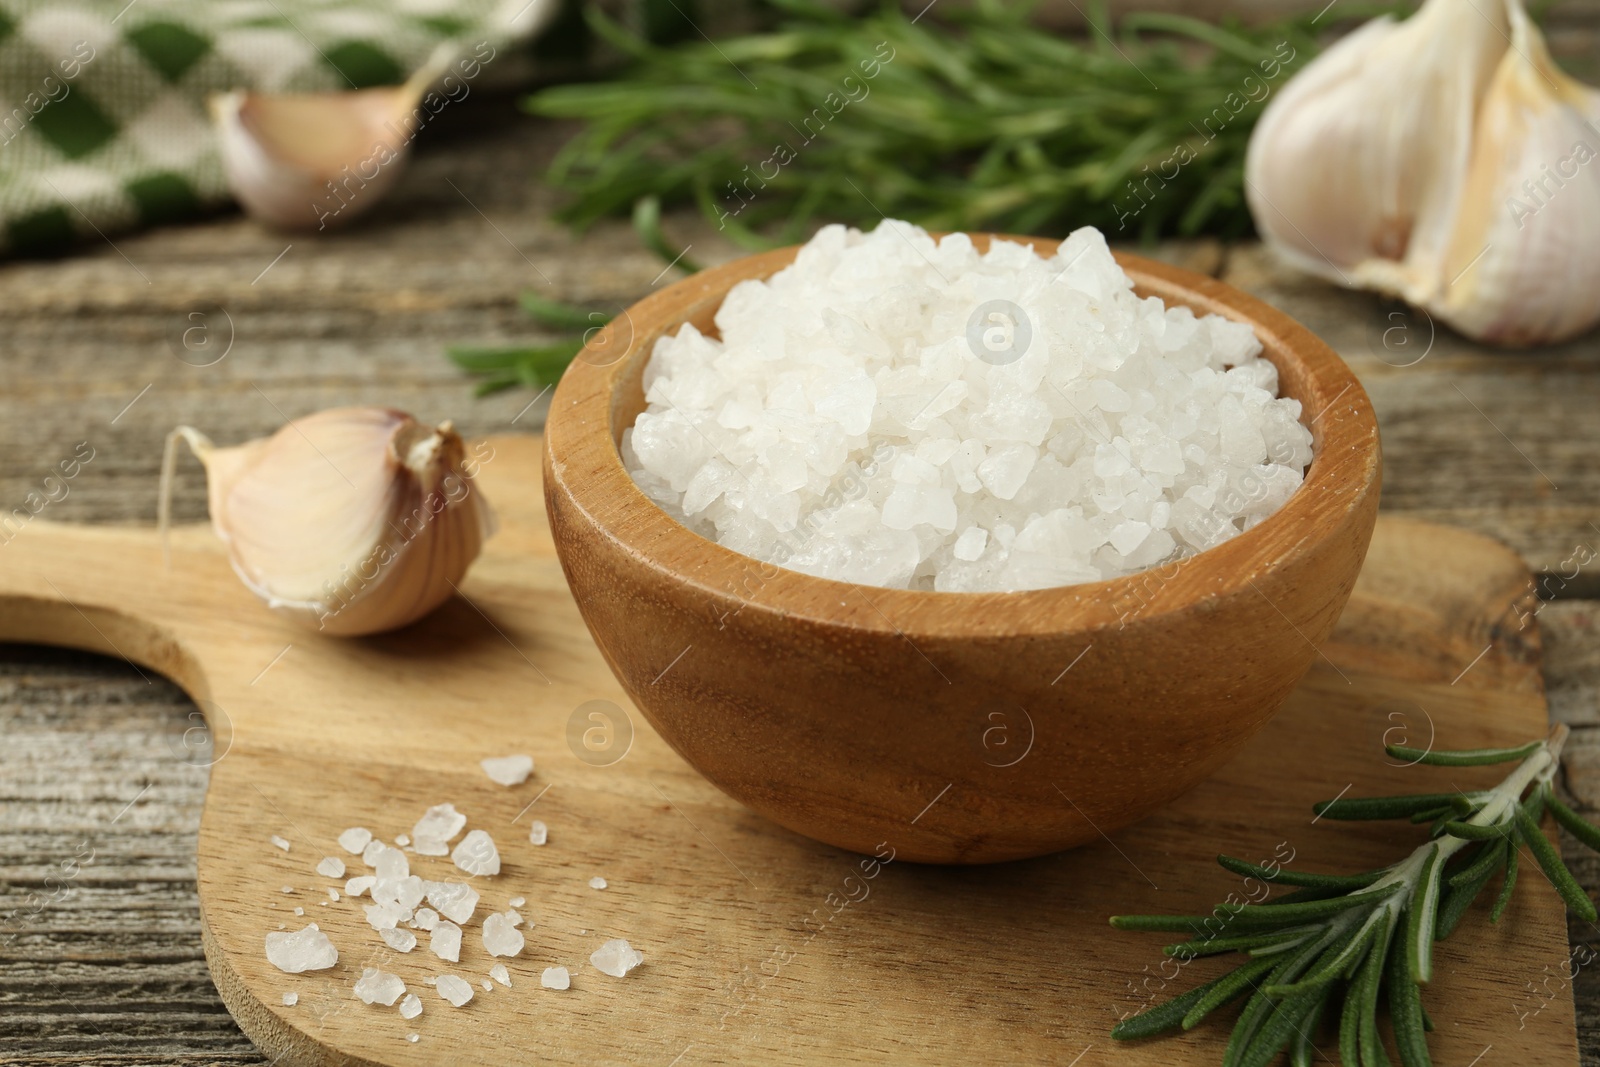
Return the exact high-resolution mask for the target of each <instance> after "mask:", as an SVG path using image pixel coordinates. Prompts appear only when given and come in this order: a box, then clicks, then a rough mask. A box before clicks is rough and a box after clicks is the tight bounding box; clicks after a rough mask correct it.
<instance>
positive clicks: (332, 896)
mask: <svg viewBox="0 0 1600 1067" xmlns="http://www.w3.org/2000/svg"><path fill="white" fill-rule="evenodd" d="M327 890H328V900H331V901H333V902H334V903H335V904H337V903H338V902H339V891H338V890H337V889H335V888H333V886H331V885H330V886H328V887H327ZM323 903H327V901H324V902H323Z"/></svg>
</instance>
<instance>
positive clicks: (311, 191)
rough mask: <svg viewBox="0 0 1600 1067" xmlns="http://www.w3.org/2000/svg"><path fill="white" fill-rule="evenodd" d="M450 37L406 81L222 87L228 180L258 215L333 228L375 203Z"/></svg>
mask: <svg viewBox="0 0 1600 1067" xmlns="http://www.w3.org/2000/svg"><path fill="white" fill-rule="evenodd" d="M452 55H453V46H442V47H441V49H440V50H439V51H437V52H435V54H434V56H433V58H432V59H430V60H429V61H428V63H426V64H425V65H424V66H423V67H422V68H421V69H420V70H418V71H417V73H416V74H414V75H412V77H411V78H409V79H408V80H407V81H406V82H405V84H403V85H397V86H385V87H382V88H377V89H358V90H353V91H350V92H335V93H257V92H248V91H244V90H235V91H233V92H227V93H218V94H216V95H214V96H212V97H211V98H210V100H209V104H210V108H211V115H212V119H213V120H214V122H215V124H216V127H217V134H218V147H219V151H220V153H221V156H222V167H223V173H224V174H225V176H226V177H227V181H228V188H229V190H230V191H231V192H232V193H233V195H234V198H235V199H237V200H238V201H239V203H240V205H241V206H242V207H243V208H244V209H245V211H246V212H247V213H249V214H250V215H251V216H252V217H254V218H256V219H259V220H260V221H262V222H265V223H268V224H269V225H273V226H279V227H283V228H286V229H319V230H320V229H325V228H326V227H328V226H331V225H338V224H342V223H345V222H348V221H350V220H351V219H352V218H354V217H356V216H357V215H359V214H361V213H362V212H364V211H366V210H368V209H369V208H371V207H372V206H373V205H374V204H376V203H377V202H378V201H379V200H381V199H383V196H384V195H385V194H386V193H387V192H388V191H389V189H390V187H392V186H393V185H394V183H395V180H396V179H397V178H398V177H399V175H400V170H401V168H402V165H403V164H404V162H405V158H406V155H407V151H408V149H409V147H410V143H411V140H412V138H413V137H414V136H415V134H416V131H417V129H418V127H419V126H420V125H421V117H420V115H419V113H418V111H417V104H418V102H419V101H420V100H421V99H422V97H423V94H424V93H425V92H426V91H427V89H428V86H429V85H431V84H432V83H433V81H434V80H435V79H436V78H437V77H438V76H439V75H440V74H441V73H442V72H443V71H444V70H445V69H446V68H447V66H448V63H449V60H450V58H451V56H452Z"/></svg>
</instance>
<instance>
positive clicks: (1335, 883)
mask: <svg viewBox="0 0 1600 1067" xmlns="http://www.w3.org/2000/svg"><path fill="white" fill-rule="evenodd" d="M1567 732H1568V731H1567V728H1566V727H1565V726H1558V727H1557V728H1556V729H1555V730H1554V731H1553V732H1552V734H1551V736H1550V737H1549V738H1548V739H1546V740H1543V741H1533V742H1530V743H1529V744H1526V745H1522V746H1519V747H1516V748H1506V749H1478V750H1471V751H1462V752H1435V751H1422V750H1418V749H1412V748H1407V747H1404V746H1399V745H1393V746H1388V749H1387V750H1388V752H1389V754H1390V755H1391V756H1392V757H1394V758H1395V759H1397V760H1401V761H1404V762H1405V763H1407V764H1431V765H1435V766H1445V767H1468V766H1480V765H1488V764H1495V763H1511V762H1515V763H1516V764H1517V766H1516V768H1515V769H1514V770H1512V771H1511V773H1510V774H1509V775H1507V777H1506V778H1505V779H1504V780H1503V781H1502V782H1501V783H1500V784H1499V785H1497V786H1495V787H1493V788H1491V789H1479V790H1472V791H1466V792H1462V791H1454V792H1449V793H1427V794H1418V795H1414V796H1395V797H1366V798H1354V799H1348V798H1336V799H1335V800H1332V801H1326V802H1324V803H1321V804H1318V805H1316V806H1315V808H1314V810H1315V811H1316V813H1317V814H1318V815H1320V816H1322V817H1324V818H1328V819H1399V818H1404V819H1409V820H1410V821H1411V822H1413V823H1429V824H1430V833H1429V835H1428V840H1427V841H1426V842H1425V843H1423V844H1422V845H1420V846H1418V848H1417V849H1416V850H1415V851H1414V852H1412V853H1411V855H1410V856H1408V857H1406V858H1405V859H1403V860H1400V861H1399V862H1397V863H1393V864H1390V865H1389V866H1387V867H1381V868H1379V869H1377V870H1374V871H1367V872H1366V873H1364V874H1355V875H1336V874H1311V873H1307V872H1301V871H1289V870H1286V869H1283V868H1281V867H1280V868H1277V869H1269V868H1267V867H1263V866H1261V865H1258V864H1253V863H1248V862H1246V861H1244V860H1239V859H1234V858H1233V857H1230V856H1219V857H1217V862H1218V863H1220V864H1221V865H1222V866H1223V867H1224V868H1226V869H1227V870H1229V871H1232V872H1234V873H1236V874H1242V875H1244V876H1246V877H1248V878H1258V879H1263V880H1265V881H1271V882H1278V883H1282V884H1287V885H1293V886H1299V887H1300V888H1299V889H1298V890H1297V891H1296V892H1293V893H1289V894H1287V895H1284V896H1281V897H1275V898H1273V899H1271V900H1268V901H1266V902H1265V903H1260V904H1231V903H1229V904H1219V905H1218V906H1217V907H1216V908H1214V909H1213V910H1212V912H1211V914H1209V915H1119V916H1116V917H1114V918H1113V919H1112V920H1111V924H1112V925H1113V926H1115V927H1118V928H1119V929H1124V930H1151V931H1164V932H1170V933H1179V934H1182V935H1184V937H1185V940H1183V941H1179V942H1177V943H1174V944H1171V945H1168V946H1167V947H1166V954H1167V955H1168V956H1172V957H1175V958H1177V959H1181V960H1185V961H1187V960H1191V959H1195V958H1197V957H1200V956H1212V955H1218V954H1222V953H1235V952H1236V953H1242V954H1243V955H1244V957H1245V958H1244V961H1243V962H1241V963H1240V964H1239V965H1238V966H1237V967H1235V968H1234V969H1233V970H1231V971H1228V972H1227V973H1225V974H1223V975H1221V976H1220V977H1218V978H1215V979H1213V980H1212V981H1209V982H1206V983H1205V984H1203V985H1200V986H1197V987H1196V988H1194V989H1192V990H1190V991H1189V992H1187V993H1184V994H1182V995H1180V996H1177V997H1174V998H1173V999H1171V1000H1168V1001H1166V1002H1164V1003H1162V1004H1159V1005H1157V1006H1155V1007H1152V1008H1149V1009H1147V1010H1145V1011H1143V1012H1141V1013H1140V1014H1138V1015H1134V1016H1131V1017H1129V1018H1127V1019H1124V1020H1123V1021H1122V1022H1120V1023H1118V1024H1117V1025H1116V1027H1115V1028H1113V1029H1112V1031H1111V1036H1112V1037H1114V1038H1117V1039H1119V1040H1132V1039H1136V1038H1144V1037H1153V1036H1156V1035H1158V1034H1162V1033H1167V1032H1170V1031H1173V1030H1178V1029H1180V1028H1181V1029H1183V1030H1188V1029H1190V1028H1191V1027H1194V1026H1196V1025H1198V1024H1199V1023H1200V1022H1201V1021H1202V1020H1203V1019H1205V1018H1206V1017H1207V1016H1208V1015H1210V1014H1211V1013H1212V1012H1214V1011H1216V1010H1218V1009H1219V1008H1222V1007H1224V1006H1226V1005H1227V1004H1229V1003H1230V1002H1232V1001H1234V1000H1237V999H1239V998H1240V997H1245V998H1246V999H1245V1003H1244V1008H1243V1010H1242V1011H1241V1012H1240V1014H1239V1016H1238V1018H1237V1020H1236V1021H1235V1023H1234V1026H1233V1033H1232V1035H1231V1037H1230V1039H1229V1041H1228V1045H1227V1050H1226V1052H1225V1053H1224V1056H1223V1061H1222V1062H1223V1064H1224V1065H1225V1067H1246V1065H1248V1067H1265V1065H1266V1064H1269V1063H1272V1062H1274V1061H1275V1060H1277V1059H1278V1057H1279V1056H1280V1055H1282V1054H1283V1053H1284V1052H1285V1051H1287V1052H1288V1054H1289V1060H1290V1062H1291V1063H1292V1064H1294V1065H1295V1067H1301V1065H1309V1064H1311V1063H1312V1062H1313V1060H1314V1059H1315V1058H1317V1057H1318V1056H1319V1055H1320V1054H1319V1053H1318V1052H1317V1050H1316V1045H1315V1043H1316V1040H1317V1036H1318V1031H1319V1029H1320V1027H1321V1025H1322V1024H1323V1022H1324V1021H1327V1022H1328V1023H1329V1024H1330V1025H1331V1027H1333V1028H1335V1029H1336V1031H1337V1033H1338V1040H1339V1058H1340V1060H1341V1062H1342V1063H1343V1064H1344V1065H1345V1067H1377V1065H1384V1067H1387V1064H1388V1062H1389V1061H1388V1058H1387V1055H1386V1053H1385V1051H1384V1044H1383V1040H1382V1038H1381V1037H1380V1034H1379V1028H1378V1006H1379V1004H1380V1003H1382V1002H1384V1001H1387V1003H1388V1008H1389V1020H1390V1025H1391V1027H1392V1029H1393V1032H1394V1045H1395V1047H1396V1049H1397V1051H1398V1052H1399V1054H1400V1061H1401V1063H1402V1064H1403V1065H1404V1067H1426V1065H1428V1064H1430V1063H1431V1062H1432V1061H1431V1059H1430V1057H1429V1054H1428V1042H1427V1036H1426V1034H1427V1031H1429V1030H1432V1029H1433V1023H1432V1021H1431V1020H1430V1019H1429V1018H1428V1014H1427V1012H1426V1011H1425V1010H1424V1009H1423V1006H1422V986H1423V985H1424V984H1426V983H1427V982H1428V980H1429V979H1430V978H1431V977H1432V973H1433V943H1434V942H1435V941H1442V940H1443V939H1444V938H1446V937H1448V936H1450V934H1451V933H1453V932H1454V931H1455V930H1456V928H1457V927H1458V925H1459V924H1460V923H1461V922H1462V920H1463V919H1464V918H1465V916H1466V914H1467V911H1468V909H1469V908H1470V907H1471V905H1472V903H1473V901H1474V900H1476V899H1477V898H1478V896H1479V895H1480V894H1481V893H1482V891H1483V890H1484V888H1485V887H1486V886H1487V885H1488V884H1489V882H1490V881H1491V880H1493V879H1494V877H1495V876H1496V875H1499V877H1500V886H1499V890H1498V892H1497V893H1496V894H1495V898H1494V904H1493V906H1492V907H1491V909H1490V912H1489V921H1490V922H1491V923H1494V922H1499V920H1500V917H1501V916H1502V915H1503V914H1504V912H1505V910H1506V907H1507V905H1508V904H1509V903H1510V901H1511V896H1512V892H1513V890H1514V889H1515V887H1516V884H1517V871H1518V866H1519V857H1522V856H1526V857H1529V858H1531V859H1532V860H1533V861H1534V862H1535V863H1536V864H1537V866H1538V867H1539V869H1540V870H1541V871H1542V872H1543V875H1544V877H1546V878H1548V879H1549V880H1550V882H1551V883H1552V884H1553V885H1554V886H1555V888H1556V890H1557V892H1559V893H1560V895H1561V898H1562V900H1564V901H1565V902H1566V905H1567V907H1568V908H1569V909H1570V910H1571V911H1572V912H1573V913H1574V914H1575V915H1577V916H1579V917H1580V918H1582V919H1585V920H1587V921H1589V922H1591V923H1592V922H1594V921H1595V918H1596V916H1595V906H1594V903H1593V902H1592V901H1591V900H1589V898H1588V897H1587V896H1586V895H1585V894H1584V892H1583V889H1582V888H1581V887H1580V886H1579V885H1578V883H1577V880H1576V879H1574V878H1573V876H1572V873H1571V872H1570V871H1569V870H1568V869H1567V867H1566V864H1564V863H1563V862H1562V860H1561V855H1560V853H1559V852H1557V851H1556V848H1555V846H1554V845H1552V844H1551V843H1550V841H1549V839H1547V838H1546V837H1545V835H1544V831H1543V830H1541V829H1540V822H1541V821H1542V820H1543V817H1544V815H1545V813H1546V812H1549V813H1550V814H1551V815H1553V816H1555V819H1556V821H1557V822H1558V823H1559V824H1561V825H1562V826H1564V827H1566V829H1567V830H1569V831H1570V832H1571V833H1572V835H1573V836H1574V837H1576V838H1577V839H1578V841H1580V842H1581V843H1582V844H1583V845H1585V846H1586V847H1588V848H1591V849H1596V850H1600V828H1596V827H1595V826H1594V825H1593V824H1592V823H1590V822H1588V821H1587V820H1585V819H1584V818H1582V817H1581V816H1579V815H1578V814H1577V813H1576V812H1574V811H1573V810H1572V809H1571V808H1569V807H1567V806H1566V805H1565V804H1563V803H1562V802H1561V799H1560V798H1559V797H1557V796H1556V793H1555V787H1554V785H1553V781H1554V778H1555V775H1556V773H1557V771H1558V770H1559V768H1560V755H1561V747H1562V745H1563V744H1564V743H1565V741H1566V738H1567ZM1486 966H1491V967H1492V966H1493V964H1492V963H1486Z"/></svg>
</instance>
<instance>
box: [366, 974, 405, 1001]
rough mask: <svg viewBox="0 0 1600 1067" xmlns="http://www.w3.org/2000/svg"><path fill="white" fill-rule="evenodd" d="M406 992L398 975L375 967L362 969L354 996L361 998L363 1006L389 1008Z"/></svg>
mask: <svg viewBox="0 0 1600 1067" xmlns="http://www.w3.org/2000/svg"><path fill="white" fill-rule="evenodd" d="M405 991H406V984H405V983H404V982H402V981H401V980H400V977H399V975H394V974H389V973H388V972H386V971H380V970H378V969H377V968H376V967H363V968H362V969H361V977H360V978H358V979H356V984H355V992H356V996H358V997H360V998H361V1002H362V1003H363V1004H382V1005H383V1006H384V1007H386V1008H387V1007H390V1006H391V1005H393V1004H394V1002H395V1001H397V1000H399V999H400V998H401V997H402V996H403V995H404V994H405Z"/></svg>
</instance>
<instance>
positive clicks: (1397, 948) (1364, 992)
mask: <svg viewBox="0 0 1600 1067" xmlns="http://www.w3.org/2000/svg"><path fill="white" fill-rule="evenodd" d="M1393 941H1394V927H1393V925H1391V926H1390V927H1389V930H1388V932H1387V933H1386V934H1385V935H1384V936H1383V937H1381V938H1380V939H1379V940H1378V941H1376V942H1375V943H1374V948H1373V951H1371V952H1369V953H1367V959H1366V963H1365V964H1363V966H1362V968H1361V969H1362V970H1363V971H1364V972H1366V974H1367V976H1368V980H1367V981H1366V982H1364V983H1362V986H1361V1008H1360V1014H1361V1018H1360V1027H1359V1029H1360V1035H1359V1036H1360V1048H1361V1062H1362V1063H1363V1064H1366V1065H1370V1067H1378V1065H1379V1064H1382V1065H1384V1067H1387V1065H1388V1063H1389V1057H1388V1056H1386V1055H1384V1052H1383V1041H1382V1040H1381V1039H1380V1038H1379V1037H1378V987H1379V985H1380V982H1381V979H1382V977H1383V965H1384V961H1385V960H1386V959H1387V958H1388V956H1389V954H1390V952H1403V951H1404V949H1405V946H1404V945H1395V944H1393Z"/></svg>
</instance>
